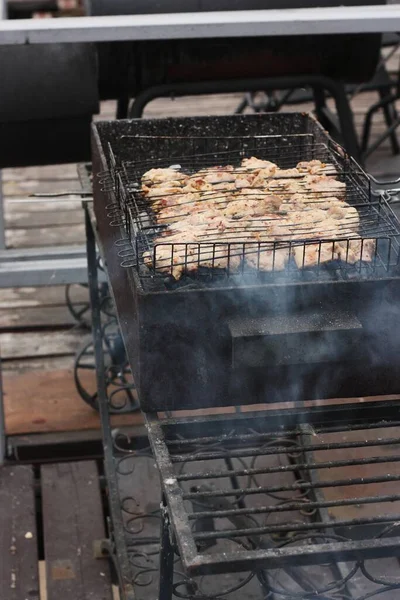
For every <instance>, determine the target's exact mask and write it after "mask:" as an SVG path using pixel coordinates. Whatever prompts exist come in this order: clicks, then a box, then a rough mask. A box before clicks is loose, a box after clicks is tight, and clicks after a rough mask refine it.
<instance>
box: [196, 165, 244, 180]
mask: <svg viewBox="0 0 400 600" xmlns="http://www.w3.org/2000/svg"><path fill="white" fill-rule="evenodd" d="M194 177H200V178H203V179H204V181H206V182H207V183H213V184H216V183H229V182H234V181H235V179H236V175H235V173H234V168H233V166H232V165H227V166H226V167H209V168H207V169H201V170H200V171H198V172H197V173H196V174H195V175H194Z"/></svg>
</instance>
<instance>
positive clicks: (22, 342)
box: [0, 329, 85, 360]
mask: <svg viewBox="0 0 400 600" xmlns="http://www.w3.org/2000/svg"><path fill="white" fill-rule="evenodd" d="M84 337H85V334H84V333H83V332H82V331H81V330H79V329H71V330H69V331H62V332H57V331H55V332H33V333H20V332H18V333H7V332H6V333H0V348H1V357H2V359H3V360H7V359H16V358H20V359H21V358H32V357H35V356H36V357H38V356H57V355H58V356H66V355H75V353H76V352H77V351H78V348H80V347H81V345H82V343H83V341H84Z"/></svg>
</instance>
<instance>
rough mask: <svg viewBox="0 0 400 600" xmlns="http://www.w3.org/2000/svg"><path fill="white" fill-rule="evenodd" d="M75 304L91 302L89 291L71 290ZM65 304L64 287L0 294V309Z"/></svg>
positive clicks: (25, 289) (16, 290)
mask: <svg viewBox="0 0 400 600" xmlns="http://www.w3.org/2000/svg"><path fill="white" fill-rule="evenodd" d="M70 292H71V298H72V300H73V302H77V303H78V302H79V303H86V302H88V301H89V292H88V289H87V288H85V287H83V286H81V285H74V286H73V287H72V288H70ZM64 304H65V288H64V287H63V286H58V285H55V286H50V285H49V286H47V287H38V288H34V287H21V288H7V289H3V290H1V292H0V309H6V308H24V307H25V308H29V307H34V306H43V307H44V306H53V305H55V306H60V305H64Z"/></svg>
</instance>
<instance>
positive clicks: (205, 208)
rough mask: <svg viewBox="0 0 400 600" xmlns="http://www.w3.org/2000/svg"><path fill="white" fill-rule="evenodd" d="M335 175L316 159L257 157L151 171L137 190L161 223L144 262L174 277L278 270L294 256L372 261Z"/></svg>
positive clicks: (308, 261)
mask: <svg viewBox="0 0 400 600" xmlns="http://www.w3.org/2000/svg"><path fill="white" fill-rule="evenodd" d="M337 175H338V173H337V171H336V168H335V166H334V165H332V164H327V163H323V162H322V161H320V160H311V161H302V162H299V163H298V164H297V165H296V167H290V168H285V169H281V168H279V167H278V166H277V165H276V164H275V163H273V162H271V161H268V160H261V159H259V158H256V157H251V158H245V159H243V160H242V162H241V164H240V166H238V167H234V166H233V165H227V166H216V167H210V168H203V169H201V170H199V171H197V172H196V173H192V174H185V173H183V172H182V171H181V170H180V169H179V168H178V167H176V168H175V167H170V168H162V169H150V171H147V172H146V173H145V174H144V175H143V176H142V194H143V196H144V197H145V198H146V200H147V202H148V203H149V205H151V208H152V211H153V214H154V215H155V218H156V221H157V223H158V224H159V225H165V228H162V229H160V235H159V236H158V237H157V238H156V239H154V249H153V250H151V251H149V252H146V253H145V254H144V260H145V263H146V264H147V265H149V266H150V265H151V266H152V267H153V268H155V269H157V270H158V271H161V272H165V273H169V274H172V276H173V277H175V279H179V278H180V277H181V276H182V274H183V273H185V272H191V271H196V270H198V269H199V268H200V267H210V268H220V269H229V271H232V272H234V271H236V270H238V269H239V268H243V265H245V266H246V265H247V266H248V267H250V268H255V269H257V270H261V271H282V270H284V269H285V268H286V267H287V265H288V263H289V261H290V259H291V258H292V259H293V260H294V262H295V263H296V265H297V267H298V268H300V269H302V268H309V267H313V266H315V265H319V264H321V263H324V262H328V261H331V260H338V259H339V260H342V261H345V262H348V263H350V264H354V263H356V262H358V261H360V260H362V261H372V260H373V257H374V252H375V243H374V241H373V240H372V239H368V240H365V239H364V240H363V239H362V238H361V237H360V235H359V227H360V216H359V213H358V211H357V209H356V208H354V207H353V206H351V205H350V204H348V203H347V202H346V185H345V183H343V182H342V181H339V180H338V179H337ZM320 240H322V241H320ZM328 240H331V241H328ZM336 240H337V241H336Z"/></svg>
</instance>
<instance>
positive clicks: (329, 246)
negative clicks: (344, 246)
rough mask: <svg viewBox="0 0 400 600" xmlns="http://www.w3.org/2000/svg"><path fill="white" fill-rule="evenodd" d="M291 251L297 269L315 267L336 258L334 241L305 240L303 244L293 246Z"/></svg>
mask: <svg viewBox="0 0 400 600" xmlns="http://www.w3.org/2000/svg"><path fill="white" fill-rule="evenodd" d="M292 251H293V256H294V260H295V263H296V265H297V267H298V268H299V269H303V268H304V267H315V266H317V265H319V264H322V263H326V262H329V261H331V260H335V259H336V258H338V255H337V252H336V247H335V243H334V242H323V243H320V244H310V243H308V242H305V243H304V244H300V245H298V246H294V247H293V249H292Z"/></svg>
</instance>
